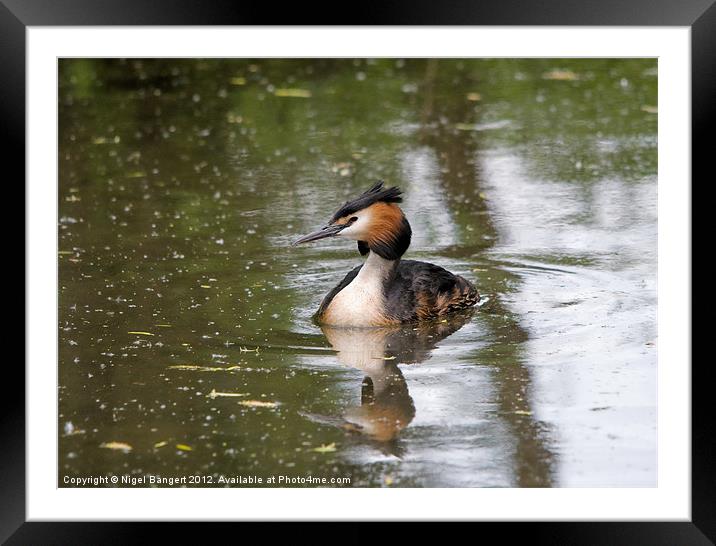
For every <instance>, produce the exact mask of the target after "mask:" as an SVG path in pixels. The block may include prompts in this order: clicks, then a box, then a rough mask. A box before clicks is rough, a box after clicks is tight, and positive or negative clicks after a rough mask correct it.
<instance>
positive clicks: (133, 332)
mask: <svg viewBox="0 0 716 546" xmlns="http://www.w3.org/2000/svg"><path fill="white" fill-rule="evenodd" d="M127 333H128V334H134V335H137V336H153V335H154V334H153V333H151V332H135V331H132V332H127Z"/></svg>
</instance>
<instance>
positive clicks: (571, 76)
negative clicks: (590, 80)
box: [542, 70, 579, 81]
mask: <svg viewBox="0 0 716 546" xmlns="http://www.w3.org/2000/svg"><path fill="white" fill-rule="evenodd" d="M542 78H543V79H545V80H559V81H574V80H578V79H579V75H578V74H575V73H574V72H572V71H571V70H550V71H549V72H545V73H544V74H542Z"/></svg>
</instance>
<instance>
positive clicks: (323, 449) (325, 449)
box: [311, 442, 336, 453]
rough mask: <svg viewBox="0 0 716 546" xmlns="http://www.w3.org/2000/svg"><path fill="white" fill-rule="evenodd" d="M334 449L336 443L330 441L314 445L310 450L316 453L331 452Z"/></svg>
mask: <svg viewBox="0 0 716 546" xmlns="http://www.w3.org/2000/svg"><path fill="white" fill-rule="evenodd" d="M335 450H336V443H335V442H333V443H330V444H328V445H325V444H321V445H320V446H318V447H314V448H313V449H312V450H311V451H315V452H316V453H333V452H334V451H335Z"/></svg>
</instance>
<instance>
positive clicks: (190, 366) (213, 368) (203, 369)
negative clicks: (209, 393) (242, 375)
mask: <svg viewBox="0 0 716 546" xmlns="http://www.w3.org/2000/svg"><path fill="white" fill-rule="evenodd" d="M169 369H170V370H188V371H195V372H225V371H231V370H240V369H241V366H226V367H221V366H197V365H196V364H177V365H175V366H169Z"/></svg>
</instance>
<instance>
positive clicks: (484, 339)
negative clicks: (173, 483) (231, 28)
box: [58, 59, 657, 487]
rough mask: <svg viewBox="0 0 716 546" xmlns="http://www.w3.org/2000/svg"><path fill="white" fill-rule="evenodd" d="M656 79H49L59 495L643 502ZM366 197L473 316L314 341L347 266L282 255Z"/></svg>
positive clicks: (340, 252) (440, 74) (200, 71)
mask: <svg viewBox="0 0 716 546" xmlns="http://www.w3.org/2000/svg"><path fill="white" fill-rule="evenodd" d="M656 74H657V72H656V61H655V60H638V59H628V60H600V59H583V60H579V59H571V60H560V59H545V60H538V59H532V60H507V59H493V60H418V59H413V60H405V61H403V60H395V59H382V60H351V59H348V60H337V59H335V60H285V61H282V60H267V59H258V60H177V59H165V60H83V59H75V60H62V61H60V67H59V75H60V87H59V105H60V112H59V143H60V157H59V168H60V179H59V226H58V237H59V256H58V259H59V279H60V293H59V317H60V324H59V329H60V340H59V343H60V346H59V355H60V361H59V412H60V417H59V423H58V427H59V435H60V444H59V454H58V456H59V477H58V483H59V484H60V485H61V486H62V485H64V483H63V479H64V476H71V477H82V476H88V475H95V476H96V475H110V474H115V475H125V474H126V475H131V476H142V475H147V474H152V475H161V476H166V477H171V476H183V475H198V476H201V477H202V483H201V484H200V485H204V486H206V485H213V486H220V485H223V484H220V483H219V478H220V477H221V476H224V477H229V478H231V477H236V476H259V477H262V478H263V479H264V480H266V479H268V478H269V477H270V476H286V477H290V478H300V477H306V476H315V477H325V478H328V479H331V478H346V477H347V478H350V486H353V487H365V486H368V487H381V486H384V487H399V486H404V487H534V486H537V487H565V486H605V487H611V486H618V487H633V486H656V303H657V302H656V271H657V269H656V265H657V254H656V248H657V245H656V241H657V240H656V237H657V218H656V211H657V208H656V205H657V178H656V173H657V154H656V149H657V148H656V146H657V142H656V134H657V115H656V107H655V105H656V104H657V97H656V83H657V78H656ZM376 179H384V180H386V182H387V183H389V184H396V185H399V186H400V187H401V188H403V190H404V192H405V202H404V207H403V208H404V210H405V212H406V214H407V215H408V218H409V220H410V222H411V224H412V227H413V233H414V236H413V242H412V245H411V248H410V250H409V251H408V257H410V258H413V259H420V260H426V261H430V262H434V263H437V264H439V265H442V266H444V267H446V268H448V269H450V270H451V271H453V272H455V273H458V274H460V275H463V276H465V277H466V278H469V279H471V280H472V281H473V282H474V283H475V284H476V285H477V286H478V288H479V290H480V293H481V294H482V295H483V298H484V300H483V301H484V302H485V303H484V305H482V306H481V307H480V308H479V309H478V310H477V311H476V312H474V313H468V314H467V315H460V316H457V317H454V318H453V319H451V320H449V321H448V322H445V323H437V324H430V325H421V326H419V327H418V326H416V325H410V326H407V327H405V328H401V329H390V330H376V331H374V332H371V333H370V334H366V333H365V332H356V331H351V330H344V331H340V330H339V331H336V330H333V331H331V330H330V329H324V330H322V329H321V328H319V327H318V326H316V325H315V324H314V323H313V322H312V320H311V316H312V314H313V313H314V312H315V310H316V309H317V307H318V304H319V303H320V300H321V298H322V297H323V295H324V294H325V293H326V292H327V291H328V290H330V288H332V286H333V285H334V284H336V283H337V282H338V281H339V280H340V279H341V278H342V277H343V275H345V273H346V272H347V271H349V270H350V269H351V268H353V267H354V266H355V265H357V264H359V263H360V260H361V258H360V256H359V255H358V252H357V250H356V248H355V247H354V245H353V244H349V243H348V242H345V241H337V240H336V241H333V240H329V241H324V242H321V243H320V244H315V245H313V246H304V247H297V248H292V247H290V246H289V243H290V241H292V240H293V239H295V238H296V237H297V236H298V235H301V234H303V233H306V232H308V231H310V230H312V229H315V228H316V227H319V226H320V225H322V223H323V222H325V221H326V220H327V219H328V218H329V217H330V216H331V215H332V213H333V212H334V210H335V209H336V208H337V207H338V206H339V205H340V204H341V203H343V201H345V200H346V199H347V198H349V197H351V196H354V195H356V194H357V193H359V192H361V191H363V190H364V189H365V188H367V187H368V186H369V185H371V183H372V182H373V181H374V180H376ZM208 482H211V483H208ZM264 483H265V482H264ZM284 485H285V484H284ZM294 485H299V486H300V485H303V486H306V485H311V484H305V483H303V484H301V483H297V484H294Z"/></svg>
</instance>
